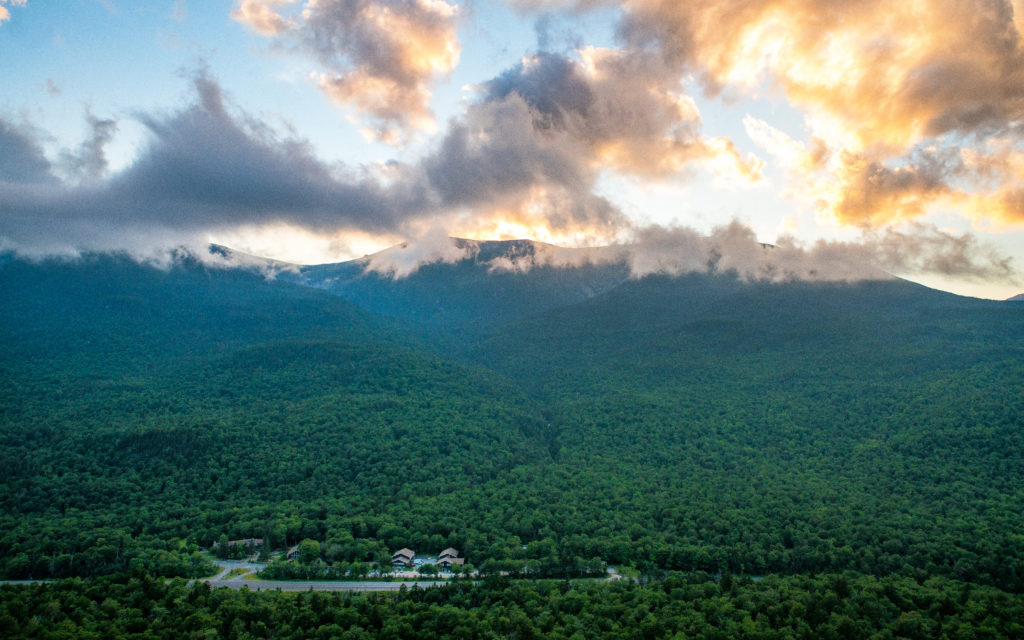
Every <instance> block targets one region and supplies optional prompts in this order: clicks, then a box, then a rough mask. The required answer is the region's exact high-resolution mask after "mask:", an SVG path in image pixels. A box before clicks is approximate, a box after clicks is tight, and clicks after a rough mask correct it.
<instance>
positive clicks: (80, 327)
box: [0, 255, 383, 371]
mask: <svg viewBox="0 0 1024 640" xmlns="http://www.w3.org/2000/svg"><path fill="white" fill-rule="evenodd" d="M382 334H383V331H382V329H381V325H380V323H379V322H377V320H375V319H373V317H372V316H371V315H370V314H368V313H366V312H365V311H363V310H361V309H359V308H358V307H356V306H355V305H353V304H351V303H349V302H346V301H345V300H342V299H340V298H337V297H335V296H330V295H326V294H324V293H323V292H320V291H315V290H311V289H309V288H304V287H299V286H296V285H294V284H290V283H284V282H272V281H268V280H266V279H265V278H264V277H263V276H262V275H260V274H259V273H255V272H252V271H249V270H245V269H228V268H211V267H206V266H203V265H202V264H200V263H198V262H196V261H195V260H193V259H191V258H189V257H187V256H185V257H183V258H182V259H181V260H179V261H178V263H177V264H175V265H173V266H171V267H169V268H158V267H155V266H150V265H144V264H139V263H138V262H135V261H133V260H131V259H129V258H127V257H121V256H112V255H90V256H85V257H83V258H80V259H75V260H49V261H44V262H41V263H27V262H23V261H20V260H11V261H8V262H7V263H6V264H3V265H0V348H2V349H3V350H4V352H5V354H6V357H5V360H6V361H8V362H16V361H18V362H32V363H34V364H37V365H41V364H43V363H45V362H47V361H48V360H53V361H54V362H61V363H63V364H66V365H72V366H73V367H74V368H75V369H78V370H83V371H102V370H110V371H123V370H126V368H132V367H136V368H137V367H141V368H143V369H145V370H147V371H148V370H151V369H152V367H154V366H157V367H159V366H162V365H164V364H168V363H171V362H174V361H176V360H178V359H181V358H193V357H208V356H211V355H215V354H218V353H224V352H226V351H228V350H230V349H231V348H234V347H237V346H241V345H248V344H252V343H254V342H256V343H258V342H264V341H267V340H274V339H294V338H298V337H314V336H315V337H333V338H338V339H345V340H352V341H365V340H368V339H379V338H380V336H381V335H382Z"/></svg>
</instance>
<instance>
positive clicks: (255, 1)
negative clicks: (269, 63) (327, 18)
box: [231, 0, 296, 36]
mask: <svg viewBox="0 0 1024 640" xmlns="http://www.w3.org/2000/svg"><path fill="white" fill-rule="evenodd" d="M295 2H296V0H241V1H240V2H239V3H238V5H237V6H236V7H235V8H234V9H232V10H231V17H232V18H233V19H234V20H237V21H238V22H241V23H242V24H244V25H246V26H248V27H249V28H250V29H252V30H253V31H255V32H256V33H258V34H260V35H263V36H277V35H281V34H282V33H284V32H286V31H288V30H289V29H291V28H292V27H293V26H295V23H294V22H292V21H289V20H287V19H285V18H284V17H283V16H281V15H280V14H279V13H277V12H276V11H275V10H274V8H275V7H284V6H287V5H290V4H294V3H295Z"/></svg>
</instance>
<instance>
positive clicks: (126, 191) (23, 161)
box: [0, 73, 431, 253]
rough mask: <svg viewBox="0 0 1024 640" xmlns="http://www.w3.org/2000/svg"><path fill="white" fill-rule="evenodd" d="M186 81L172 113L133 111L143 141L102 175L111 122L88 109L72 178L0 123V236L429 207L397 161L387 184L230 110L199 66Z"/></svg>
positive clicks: (338, 225) (47, 246)
mask: <svg viewBox="0 0 1024 640" xmlns="http://www.w3.org/2000/svg"><path fill="white" fill-rule="evenodd" d="M194 83H195V90H196V101H195V102H194V103H193V104H192V105H190V106H188V107H187V108H185V109H183V110H182V111H180V112H178V113H175V114H171V115H167V116H154V115H152V114H140V115H139V116H138V118H139V120H140V121H141V122H142V123H143V124H144V125H145V126H146V128H147V129H148V130H149V132H150V142H149V144H148V146H147V147H146V148H145V149H144V150H143V152H142V153H141V154H140V156H139V157H138V158H137V159H136V161H135V162H134V163H133V164H132V165H130V166H129V167H128V168H126V169H124V170H122V171H121V172H120V173H117V174H115V175H113V176H109V177H106V178H105V179H102V180H100V179H98V178H100V177H101V175H102V172H103V170H104V169H105V161H104V159H103V156H102V147H103V144H104V143H105V142H106V140H107V139H108V138H109V135H110V134H111V132H112V130H113V128H114V127H115V126H116V125H115V124H114V123H113V122H112V121H106V120H99V119H96V118H91V117H90V124H91V126H92V130H93V135H92V137H91V138H90V139H89V140H87V141H86V142H85V143H84V144H83V145H82V147H81V148H80V149H78V150H76V151H72V152H65V153H64V154H62V158H61V164H62V168H63V169H64V170H65V171H66V172H67V173H68V174H70V177H73V178H76V179H85V180H84V181H82V182H81V183H78V184H75V183H73V182H65V181H61V180H59V179H58V177H57V175H56V173H55V170H56V169H57V167H54V166H53V165H52V164H51V163H49V162H48V161H47V160H46V158H45V156H44V155H43V153H42V151H41V149H40V146H39V145H38V143H37V142H36V140H35V138H34V137H33V135H32V132H31V131H28V130H26V129H24V128H22V129H19V128H17V127H14V126H12V125H10V124H9V123H5V122H3V121H0V142H2V143H3V145H4V147H6V149H5V152H4V153H3V154H0V211H2V212H3V214H2V215H0V237H2V238H4V240H5V242H6V244H7V245H13V246H14V247H18V248H19V249H20V250H22V251H24V252H27V253H33V252H35V253H39V252H65V251H76V250H83V249H85V250H106V249H125V248H133V247H139V246H140V245H142V244H146V245H153V244H157V243H162V244H163V245H164V246H167V245H173V244H174V243H187V242H195V241H198V239H200V238H202V237H203V236H204V235H205V234H207V233H209V232H211V231H215V230H219V229H230V228H235V227H238V226H246V225H261V224H271V223H290V224H294V225H297V226H301V227H303V228H306V229H310V230H313V231H319V232H326V231H335V232H336V231H338V230H344V229H348V228H351V229H361V230H365V231H371V232H372V231H374V230H392V229H395V228H400V227H401V225H402V224H403V221H404V220H405V219H406V218H407V217H410V216H415V215H418V214H422V213H424V212H428V211H429V210H430V208H431V205H430V203H429V202H428V199H427V196H426V193H425V189H424V187H421V185H420V184H419V183H418V181H417V179H416V178H415V176H411V175H410V176H406V175H405V173H404V171H403V169H402V168H399V169H397V170H396V173H397V174H398V176H399V177H398V178H397V179H396V180H395V181H394V182H395V184H394V185H391V186H388V187H387V188H385V186H384V185H383V184H382V182H381V180H380V179H378V178H377V177H376V176H374V175H372V174H370V173H368V172H365V171H359V170H352V169H349V168H346V167H342V166H331V165H326V164H324V163H322V162H321V161H319V160H318V159H317V158H316V157H315V156H314V155H313V153H312V151H311V149H310V147H309V145H308V143H306V142H305V141H303V140H298V139H293V138H287V137H281V136H279V135H277V134H276V133H274V132H273V131H271V130H269V129H268V128H267V127H266V126H264V125H262V124H261V123H259V122H256V121H253V120H252V119H251V118H249V117H248V116H246V115H245V114H244V113H242V114H238V115H232V114H231V113H230V112H229V111H228V108H227V107H226V106H225V103H224V100H223V97H222V95H221V92H220V88H219V86H218V85H217V84H216V83H215V82H214V81H213V80H211V79H210V78H208V77H207V76H206V75H205V74H204V73H199V74H198V75H197V76H196V77H195V80H194Z"/></svg>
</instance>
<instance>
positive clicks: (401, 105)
mask: <svg viewBox="0 0 1024 640" xmlns="http://www.w3.org/2000/svg"><path fill="white" fill-rule="evenodd" d="M290 4H294V0H242V1H241V2H240V3H239V4H238V5H237V6H236V8H235V9H234V10H233V11H232V12H231V16H232V18H234V19H235V20H237V21H239V22H241V23H243V24H245V25H247V26H249V27H250V28H251V29H253V30H254V31H256V32H257V33H259V34H261V35H264V36H268V37H274V38H276V39H277V41H278V43H279V44H280V45H283V46H288V47H290V48H291V49H292V50H295V51H298V52H301V53H303V54H305V55H307V56H310V57H312V58H314V59H315V60H316V61H317V62H318V63H319V65H320V66H321V68H322V69H323V70H322V71H318V72H314V74H313V78H314V80H315V81H316V83H317V85H318V86H319V87H320V89H321V90H322V91H323V92H324V93H325V94H326V95H327V96H328V97H329V98H331V99H332V100H333V101H335V102H337V103H339V104H341V105H344V106H346V107H349V108H352V109H353V110H355V111H356V112H357V113H360V114H362V115H363V116H364V117H365V118H367V119H368V121H369V128H368V129H367V132H368V133H370V134H371V135H372V137H375V138H377V139H380V140H383V141H385V142H392V143H394V142H399V141H401V140H403V139H405V137H407V135H408V133H409V132H410V131H411V130H416V129H429V128H430V127H432V126H433V123H434V117H433V114H432V112H431V110H430V107H429V104H430V98H431V85H432V84H433V83H434V82H435V81H436V80H438V79H439V78H443V77H446V76H447V75H448V74H449V73H451V71H452V70H453V69H454V68H455V65H456V63H457V62H458V59H459V53H460V47H459V42H458V37H457V33H456V26H457V16H458V7H457V5H452V4H448V3H447V2H445V1H444V0H307V2H305V4H304V5H303V6H302V10H301V12H299V13H298V14H294V15H288V16H285V15H283V14H282V13H280V12H279V10H280V9H282V8H284V7H286V6H287V5H290Z"/></svg>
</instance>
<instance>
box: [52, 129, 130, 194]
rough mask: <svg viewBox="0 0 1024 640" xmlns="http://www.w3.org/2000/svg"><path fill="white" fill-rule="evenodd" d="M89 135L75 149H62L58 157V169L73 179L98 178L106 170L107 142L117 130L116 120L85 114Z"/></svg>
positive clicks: (88, 179) (86, 179)
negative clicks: (105, 149)
mask: <svg viewBox="0 0 1024 640" xmlns="http://www.w3.org/2000/svg"><path fill="white" fill-rule="evenodd" d="M86 121H87V123H88V125H89V137H88V138H87V139H86V140H85V141H83V142H82V144H81V145H79V148H78V149H77V150H75V151H73V152H72V151H64V152H62V153H61V157H60V169H61V170H62V172H63V173H64V174H65V175H66V176H68V177H69V178H71V179H72V180H74V181H79V182H81V181H90V180H98V179H100V178H102V177H103V176H104V174H105V173H106V171H107V156H106V153H105V151H104V148H105V147H106V145H107V143H109V142H110V141H111V139H112V138H113V137H114V134H115V133H116V132H117V122H116V121H114V120H110V119H101V118H97V117H96V116H94V115H92V114H91V113H88V114H86Z"/></svg>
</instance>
